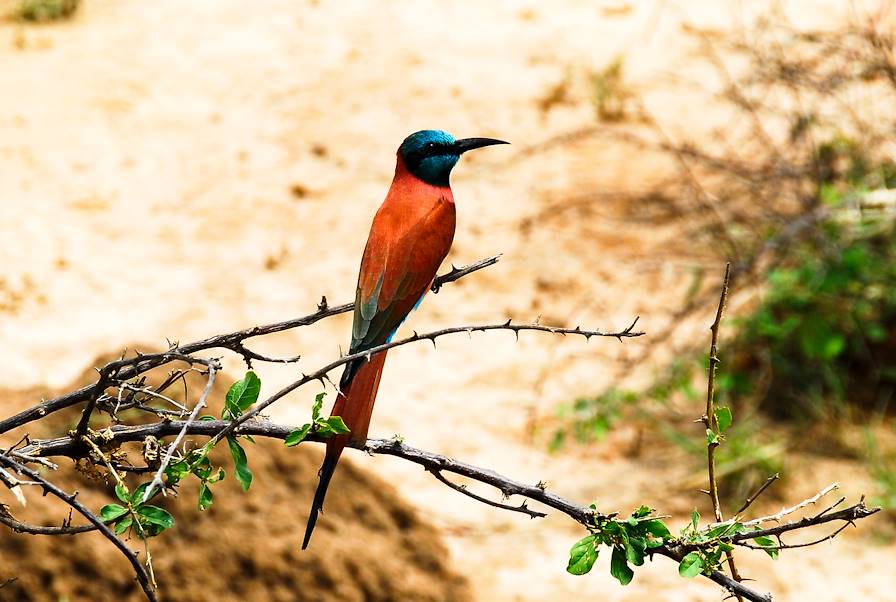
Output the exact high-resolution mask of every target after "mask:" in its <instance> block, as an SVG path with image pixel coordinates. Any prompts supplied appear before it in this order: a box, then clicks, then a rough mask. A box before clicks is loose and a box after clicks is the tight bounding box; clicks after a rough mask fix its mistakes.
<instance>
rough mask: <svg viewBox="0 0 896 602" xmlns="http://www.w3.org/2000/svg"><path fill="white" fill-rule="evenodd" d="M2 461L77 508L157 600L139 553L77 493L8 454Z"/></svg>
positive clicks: (144, 589)
mask: <svg viewBox="0 0 896 602" xmlns="http://www.w3.org/2000/svg"><path fill="white" fill-rule="evenodd" d="M0 463H3V464H5V465H6V466H7V467H9V468H12V469H14V470H15V471H17V472H19V473H22V474H24V475H26V476H27V477H28V478H29V479H31V480H33V481H37V482H39V483H40V484H41V487H43V489H44V491H45V492H47V493H52V494H53V495H54V496H56V497H58V498H59V499H60V500H62V501H63V502H65V503H66V504H68V505H69V506H71V507H72V508H74V509H75V510H77V511H78V512H79V513H80V514H81V516H83V517H84V518H86V519H87V520H88V521H89V522H90V523H91V524H92V525H93V526H94V527H96V528H97V529H98V530H99V532H100V533H102V534H103V536H104V537H105V538H106V539H108V540H109V541H111V542H112V544H113V545H114V546H115V547H116V548H118V549H119V551H121V553H122V554H124V556H125V558H127V559H128V562H130V563H131V567H132V568H133V569H134V573H135V574H136V575H137V580H138V581H139V582H140V587H142V588H143V593H144V594H145V595H146V599H147V600H149V601H150V602H156V601H157V598H156V593H155V591H154V590H153V588H152V584H151V583H150V578H149V575H148V574H147V573H146V570H145V569H144V568H143V565H142V564H140V561H139V560H137V555H136V554H135V553H134V552H133V551H131V549H130V548H128V547H127V546H126V545H124V543H123V542H122V541H121V540H120V539H119V538H118V537H116V536H115V533H113V532H112V529H110V528H109V527H108V526H106V524H105V523H104V522H103V521H102V520H101V519H100V518H99V517H98V516H97V515H95V514H94V513H93V512H91V511H90V510H89V509H88V508H87V507H86V506H85V505H84V504H82V503H81V502H79V501H78V500H77V499H75V496H76V495H77V494H69V493H66V492H65V491H63V490H62V489H60V488H59V487H57V486H56V485H54V484H53V483H51V482H50V481H48V480H47V479H45V478H43V477H42V476H41V475H40V473H38V472H37V471H36V470H33V469H31V468H28V467H27V466H25V465H23V464H20V463H19V462H17V461H15V460H13V459H12V458H10V457H9V456H8V455H6V454H0Z"/></svg>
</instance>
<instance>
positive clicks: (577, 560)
mask: <svg viewBox="0 0 896 602" xmlns="http://www.w3.org/2000/svg"><path fill="white" fill-rule="evenodd" d="M595 539H596V536H594V535H588V536H587V537H583V538H582V539H580V540H579V541H577V542H576V543H575V545H573V546H572V548H571V549H570V550H569V563H568V564H567V565H566V572H567V573H570V574H572V575H584V574H585V573H587V572H588V571H590V570H591V567H593V566H594V562H595V561H596V560H597V547H596V546H595V545H594V543H595Z"/></svg>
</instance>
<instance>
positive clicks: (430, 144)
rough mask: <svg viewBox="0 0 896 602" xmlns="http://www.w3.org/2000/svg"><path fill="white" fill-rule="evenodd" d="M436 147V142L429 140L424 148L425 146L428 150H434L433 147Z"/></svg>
mask: <svg viewBox="0 0 896 602" xmlns="http://www.w3.org/2000/svg"><path fill="white" fill-rule="evenodd" d="M435 147H436V143H435V142H427V143H426V144H425V145H424V148H425V149H426V150H432V149H434V148H435Z"/></svg>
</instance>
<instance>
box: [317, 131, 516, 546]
mask: <svg viewBox="0 0 896 602" xmlns="http://www.w3.org/2000/svg"><path fill="white" fill-rule="evenodd" d="M492 144H507V142H504V141H503V140H494V139H492V138H464V139H462V140H455V139H454V136H452V135H451V134H449V133H448V132H443V131H441V130H423V131H420V132H416V133H414V134H411V135H410V136H408V137H407V138H405V140H404V142H402V143H401V146H399V147H398V153H397V155H398V157H397V161H396V166H395V178H394V179H393V180H392V187H391V188H390V189H389V193H388V194H387V195H386V200H385V201H383V204H382V205H381V206H380V208H379V211H377V212H376V216H375V217H374V218H373V225H372V226H371V227H370V235H369V236H368V237H367V246H366V247H365V248H364V256H363V257H362V258H361V271H360V273H359V275H358V288H357V291H356V293H355V317H354V322H353V323H352V342H351V345H350V347H349V353H359V352H362V351H364V350H366V349H371V348H373V347H376V346H378V345H382V344H384V343H387V342H389V341H390V340H391V339H392V337H393V336H394V335H395V331H396V330H398V327H399V326H401V323H402V322H403V321H404V320H405V318H406V317H407V315H408V313H410V311H411V310H412V309H414V308H415V307H416V306H417V305H418V304H419V303H420V301H421V300H422V299H423V296H424V295H425V294H426V293H427V291H428V290H429V289H430V286H432V281H433V279H434V278H435V276H436V271H437V270H438V269H439V265H440V264H441V263H442V260H443V259H445V256H446V255H447V254H448V249H449V248H451V241H452V240H453V239H454V224H455V212H454V196H453V195H452V194H451V187H450V185H449V183H448V178H449V176H450V175H451V170H452V168H454V166H455V164H457V161H458V160H459V159H460V156H461V155H462V154H463V153H465V152H467V151H469V150H473V149H475V148H482V147H483V146H490V145H492ZM385 361H386V352H385V351H383V352H380V353H377V354H375V355H373V356H372V357H370V358H369V359H358V360H355V361H353V362H351V363H349V364H346V366H345V371H344V372H343V373H342V379H341V380H340V381H339V389H340V390H339V394H338V396H337V398H336V403H335V404H333V411H332V415H333V416H341V417H342V419H343V420H344V421H345V424H346V425H347V426H348V428H349V429H350V431H351V432H349V433H347V434H345V435H338V436H336V437H333V438H331V439H329V440H328V441H327V453H326V456H325V457H324V463H323V466H321V468H320V483H319V484H318V486H317V492H315V494H314V502H313V503H312V505H311V514H310V516H309V517H308V527H307V528H306V530H305V540H304V542H303V543H302V549H303V550H304V549H305V548H307V547H308V542H309V541H310V540H311V533H312V532H313V531H314V524H315V523H316V522H317V515H318V513H319V512H320V511H321V509H322V508H323V504H324V497H325V496H326V494H327V487H328V486H329V484H330V479H331V478H332V477H333V472H334V471H335V470H336V463H337V462H338V461H339V456H340V455H341V454H342V450H343V449H345V447H346V445H353V446H363V445H364V443H365V442H366V441H367V427H368V426H369V425H370V414H371V412H373V402H374V399H376V391H377V387H378V386H379V384H380V375H381V374H382V371H383V362H385Z"/></svg>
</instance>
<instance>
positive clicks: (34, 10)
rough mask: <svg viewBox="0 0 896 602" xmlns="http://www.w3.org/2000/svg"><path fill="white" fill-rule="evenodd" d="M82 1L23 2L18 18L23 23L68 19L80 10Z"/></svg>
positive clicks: (35, 0)
mask: <svg viewBox="0 0 896 602" xmlns="http://www.w3.org/2000/svg"><path fill="white" fill-rule="evenodd" d="M79 4H80V0H22V1H21V3H20V4H19V9H18V13H17V16H18V18H19V19H21V20H23V21H37V22H44V21H58V20H60V19H68V18H69V17H71V16H72V15H74V14H75V11H76V10H78V5H79Z"/></svg>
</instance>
